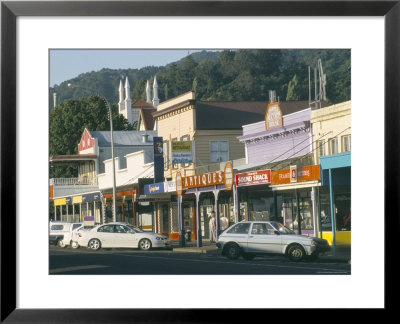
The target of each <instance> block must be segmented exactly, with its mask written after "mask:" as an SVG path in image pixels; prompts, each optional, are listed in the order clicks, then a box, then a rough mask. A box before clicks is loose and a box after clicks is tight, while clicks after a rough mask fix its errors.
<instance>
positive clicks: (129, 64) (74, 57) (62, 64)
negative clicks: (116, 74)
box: [50, 49, 201, 87]
mask: <svg viewBox="0 0 400 324" xmlns="http://www.w3.org/2000/svg"><path fill="white" fill-rule="evenodd" d="M199 51H201V50H195V49H190V50H187V49H180V50H127V49H120V50H114V49H109V50H107V49H103V50H77V49H52V50H50V86H51V87H53V86H54V85H55V84H61V83H62V82H64V81H66V80H69V79H72V78H75V77H77V76H78V75H79V74H81V73H86V72H92V71H100V70H101V69H103V68H110V69H128V68H131V69H140V68H142V67H145V66H151V65H153V66H164V65H166V64H168V63H171V62H175V61H178V60H180V59H181V58H183V57H185V56H186V55H188V54H191V53H194V52H199Z"/></svg>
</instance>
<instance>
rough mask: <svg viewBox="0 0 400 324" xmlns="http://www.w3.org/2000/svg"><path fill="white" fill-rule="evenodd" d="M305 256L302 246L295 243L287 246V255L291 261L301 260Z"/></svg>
mask: <svg viewBox="0 0 400 324" xmlns="http://www.w3.org/2000/svg"><path fill="white" fill-rule="evenodd" d="M304 256H305V251H304V249H303V247H302V246H300V245H298V244H295V245H292V246H290V247H289V249H288V257H289V259H290V260H291V261H296V262H297V261H302V260H303V259H304Z"/></svg>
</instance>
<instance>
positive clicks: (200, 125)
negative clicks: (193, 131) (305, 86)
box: [196, 100, 310, 129]
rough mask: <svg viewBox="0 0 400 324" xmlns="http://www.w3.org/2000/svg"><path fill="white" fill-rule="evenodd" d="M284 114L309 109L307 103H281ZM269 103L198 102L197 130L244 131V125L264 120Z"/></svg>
mask: <svg viewBox="0 0 400 324" xmlns="http://www.w3.org/2000/svg"><path fill="white" fill-rule="evenodd" d="M279 105H280V107H281V110H282V114H283V115H287V114H291V113H294V112H296V111H299V110H303V109H306V108H308V107H309V106H310V105H309V102H308V100H306V101H281V102H280V103H279ZM267 106H268V102H267V101H220V102H208V101H197V102H196V128H197V129H242V126H243V125H246V124H252V123H256V122H259V121H262V120H264V118H265V111H266V109H267Z"/></svg>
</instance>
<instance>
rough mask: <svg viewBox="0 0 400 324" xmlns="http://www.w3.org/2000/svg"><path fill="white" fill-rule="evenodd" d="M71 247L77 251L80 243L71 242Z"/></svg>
mask: <svg viewBox="0 0 400 324" xmlns="http://www.w3.org/2000/svg"><path fill="white" fill-rule="evenodd" d="M71 247H72V248H73V249H77V248H79V244H78V242H75V241H71Z"/></svg>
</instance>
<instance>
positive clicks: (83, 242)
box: [78, 223, 170, 251]
mask: <svg viewBox="0 0 400 324" xmlns="http://www.w3.org/2000/svg"><path fill="white" fill-rule="evenodd" d="M78 244H79V246H86V247H88V248H89V249H91V250H95V251H96V250H99V249H100V248H139V249H141V250H144V251H147V250H150V249H151V248H164V247H168V246H169V245H170V241H169V239H168V237H166V236H164V235H159V234H156V233H152V232H144V231H142V230H141V229H139V228H138V227H136V226H133V225H126V224H122V223H107V224H103V225H100V226H96V227H95V228H93V229H92V230H90V231H81V232H80V233H79V238H78Z"/></svg>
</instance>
